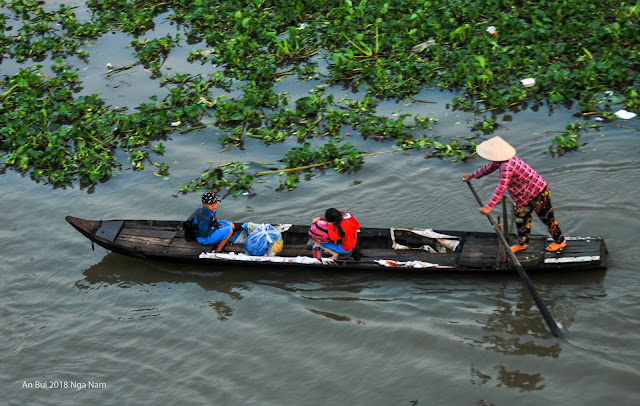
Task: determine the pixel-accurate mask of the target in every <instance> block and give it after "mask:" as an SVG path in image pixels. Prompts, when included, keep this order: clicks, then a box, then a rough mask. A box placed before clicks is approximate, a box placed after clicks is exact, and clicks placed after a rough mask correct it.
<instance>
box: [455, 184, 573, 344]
mask: <svg viewBox="0 0 640 406" xmlns="http://www.w3.org/2000/svg"><path fill="white" fill-rule="evenodd" d="M467 185H469V189H471V193H473V195H474V196H475V198H476V200H477V201H478V204H479V205H480V207H484V203H482V200H481V199H480V196H478V193H477V192H476V189H475V188H474V187H473V185H472V184H471V181H467ZM487 218H488V219H489V222H490V223H491V225H492V226H495V223H494V221H493V218H491V215H490V214H488V213H487ZM504 221H507V220H506V219H505V220H504ZM493 229H494V230H495V231H496V234H498V237H499V238H500V240H501V241H502V244H503V245H504V246H505V248H506V249H505V251H507V254H508V255H509V258H510V259H511V263H513V265H514V266H515V267H516V269H517V270H518V275H520V279H522V283H523V284H524V286H526V288H527V289H528V290H529V293H530V294H531V297H533V301H534V302H536V305H537V306H538V310H540V313H541V314H542V317H543V318H544V321H546V322H547V326H549V330H551V332H552V333H553V335H554V336H556V337H560V338H563V339H564V338H565V336H564V334H562V331H561V330H560V327H558V323H556V321H555V320H554V319H553V317H552V316H551V313H550V312H549V309H547V306H545V304H544V302H543V301H542V298H541V297H540V295H539V294H538V292H537V291H536V288H535V287H534V286H533V283H532V282H531V279H529V275H527V273H526V272H525V271H524V268H523V267H522V265H520V261H518V258H516V254H514V253H513V251H511V249H509V243H508V242H507V239H506V238H505V237H504V235H503V234H502V233H501V232H500V230H499V229H498V228H496V227H494V228H493Z"/></svg>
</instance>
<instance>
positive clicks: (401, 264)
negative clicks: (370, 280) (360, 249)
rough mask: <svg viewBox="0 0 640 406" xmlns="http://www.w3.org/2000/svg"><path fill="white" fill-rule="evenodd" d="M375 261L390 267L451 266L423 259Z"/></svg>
mask: <svg viewBox="0 0 640 406" xmlns="http://www.w3.org/2000/svg"><path fill="white" fill-rule="evenodd" d="M376 262H377V263H378V264H380V265H382V266H387V267H390V268H451V266H448V265H438V264H432V263H431V262H425V261H405V262H402V261H393V260H390V259H376Z"/></svg>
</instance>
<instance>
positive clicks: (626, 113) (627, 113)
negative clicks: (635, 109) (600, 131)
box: [613, 110, 637, 120]
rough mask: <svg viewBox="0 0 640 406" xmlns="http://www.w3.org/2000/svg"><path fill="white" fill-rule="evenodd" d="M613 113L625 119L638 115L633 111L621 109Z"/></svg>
mask: <svg viewBox="0 0 640 406" xmlns="http://www.w3.org/2000/svg"><path fill="white" fill-rule="evenodd" d="M613 114H615V115H616V117H618V118H622V119H624V120H630V119H632V118H634V117H635V116H637V114H636V113H632V112H630V111H627V110H619V111H616V112H615V113H613Z"/></svg>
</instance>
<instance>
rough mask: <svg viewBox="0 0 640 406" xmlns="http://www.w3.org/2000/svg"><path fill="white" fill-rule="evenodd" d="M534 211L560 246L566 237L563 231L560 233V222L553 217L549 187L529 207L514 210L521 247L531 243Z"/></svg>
mask: <svg viewBox="0 0 640 406" xmlns="http://www.w3.org/2000/svg"><path fill="white" fill-rule="evenodd" d="M532 211H535V212H536V214H537V215H538V217H539V218H540V220H541V221H542V222H543V223H544V225H545V226H547V230H549V234H551V238H553V240H554V241H555V242H557V243H558V244H559V243H561V242H562V240H564V236H563V235H562V231H560V226H559V225H558V221H557V220H556V218H555V217H554V215H553V207H551V196H550V192H549V186H547V187H545V188H544V189H543V190H542V192H540V194H539V195H538V196H536V197H535V198H534V199H533V200H532V201H531V202H529V204H528V205H526V206H523V207H516V208H515V209H514V213H515V216H516V226H517V228H518V242H519V243H520V245H527V244H528V243H529V236H530V235H531V218H532Z"/></svg>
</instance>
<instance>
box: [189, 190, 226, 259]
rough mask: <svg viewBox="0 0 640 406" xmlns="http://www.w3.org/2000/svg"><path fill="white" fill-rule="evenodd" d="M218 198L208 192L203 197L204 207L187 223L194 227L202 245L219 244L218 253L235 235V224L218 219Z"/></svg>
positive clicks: (194, 213)
mask: <svg viewBox="0 0 640 406" xmlns="http://www.w3.org/2000/svg"><path fill="white" fill-rule="evenodd" d="M219 201H220V200H218V198H217V197H216V195H215V193H213V192H206V193H204V194H203V195H202V207H200V208H199V209H197V210H196V211H194V212H193V214H191V216H189V219H187V222H188V223H189V224H191V225H192V227H193V231H194V232H195V234H196V240H198V242H199V243H200V244H202V245H209V244H215V243H219V244H218V247H217V248H216V252H220V251H222V248H223V247H224V246H225V244H226V243H227V242H228V241H229V239H230V238H231V236H232V235H233V230H234V229H235V228H236V227H235V224H233V223H230V222H228V221H222V220H217V219H216V210H217V209H218V202H219Z"/></svg>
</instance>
